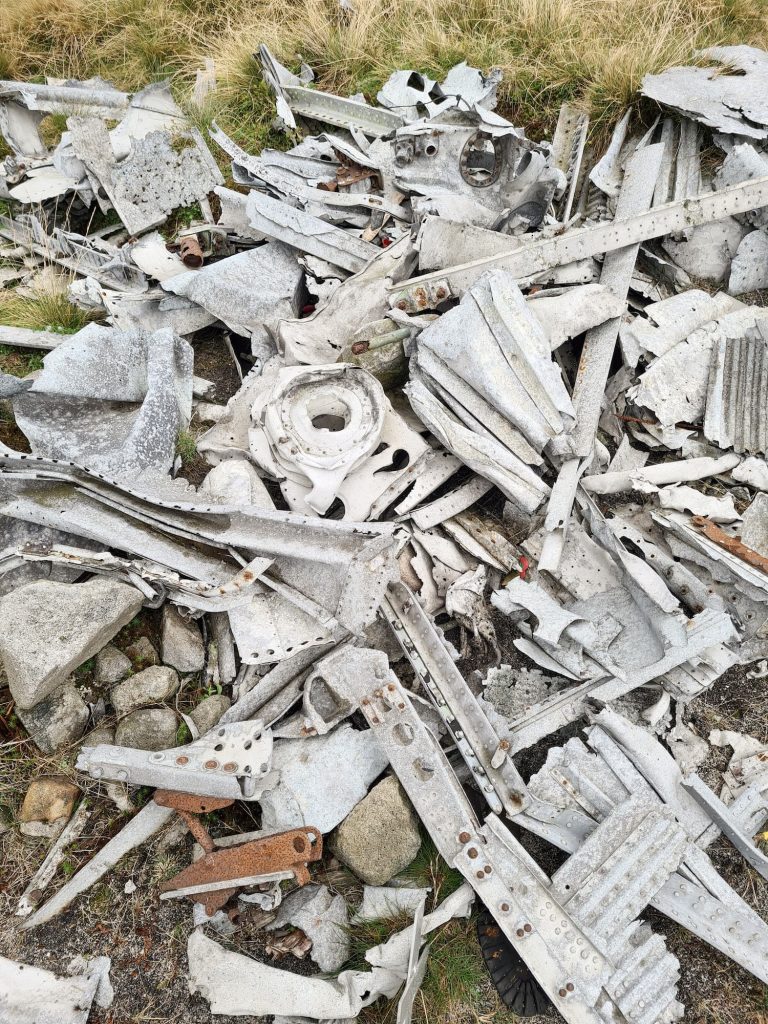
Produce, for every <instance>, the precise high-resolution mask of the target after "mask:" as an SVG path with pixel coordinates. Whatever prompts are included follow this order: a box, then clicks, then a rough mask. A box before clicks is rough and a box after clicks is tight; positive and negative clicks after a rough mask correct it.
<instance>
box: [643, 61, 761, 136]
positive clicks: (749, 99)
mask: <svg viewBox="0 0 768 1024" xmlns="http://www.w3.org/2000/svg"><path fill="white" fill-rule="evenodd" d="M698 56H699V58H700V59H702V58H703V59H709V60H710V61H711V62H712V65H713V66H710V67H686V68H670V69H669V70H668V71H663V72H662V73H661V74H660V75H646V76H645V78H644V79H643V84H642V86H641V90H642V93H643V95H645V96H647V97H649V98H650V99H652V100H656V101H657V102H659V103H663V104H665V106H668V107H672V108H674V109H676V110H679V111H681V112H682V113H684V114H686V115H687V116H688V117H695V118H696V119H697V120H699V121H701V122H702V123H703V124H705V125H708V126H709V127H710V128H716V129H717V130H718V131H721V132H729V133H732V134H734V135H747V136H750V137H752V138H755V139H764V138H765V137H766V136H768V101H766V100H765V87H766V84H767V83H768V57H766V54H765V53H764V52H763V51H762V50H758V49H757V48H756V47H753V46H713V47H710V49H708V50H702V51H700V52H699V54H698Z"/></svg>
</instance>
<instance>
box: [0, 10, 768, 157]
mask: <svg viewBox="0 0 768 1024" xmlns="http://www.w3.org/2000/svg"><path fill="white" fill-rule="evenodd" d="M354 6H355V11H354V13H349V12H346V11H344V10H342V9H341V7H340V5H339V3H338V0H297V2H296V3H294V4H292V5H288V6H286V5H285V4H284V3H281V2H278V0H227V2H224V0H58V2H57V3H56V4H53V3H51V0H5V2H4V3H3V4H2V5H0V39H2V40H3V41H4V43H5V45H4V47H3V52H2V53H0V77H3V78H13V77H20V78H28V77H34V76H41V75H60V76H73V77H88V76H90V75H93V74H101V75H103V76H104V77H106V78H108V79H110V80H112V81H113V82H114V83H115V84H116V85H118V86H120V87H122V88H126V89H135V88H138V87H139V86H141V85H143V84H144V83H145V82H147V81H148V80H155V79H158V78H162V77H164V76H171V77H172V78H173V80H174V82H175V85H176V88H177V93H178V95H179V97H180V98H181V99H182V101H183V100H184V98H185V97H186V95H187V94H188V87H189V85H190V83H191V81H192V79H193V77H194V72H195V70H196V69H197V67H199V66H201V63H202V59H203V57H206V56H211V57H213V58H214V59H215V61H216V66H217V71H218V74H219V79H220V83H221V86H222V88H221V89H220V91H219V93H218V94H217V98H216V100H215V102H213V103H211V104H210V109H209V110H208V111H207V112H206V119H207V118H210V117H211V116H217V117H218V118H219V119H220V120H221V121H222V123H223V124H225V125H226V127H227V128H228V129H229V130H231V131H232V132H233V133H234V134H235V135H236V136H237V137H238V138H239V139H240V140H241V141H242V142H243V143H250V144H251V145H253V146H254V147H255V146H256V145H259V144H263V143H264V142H265V141H268V140H269V124H270V121H271V119H272V116H273V105H272V100H271V98H270V96H269V94H268V92H267V90H266V89H265V87H264V86H263V84H262V82H261V76H260V73H259V68H258V66H257V64H256V62H255V61H254V59H253V52H254V50H255V49H256V47H257V46H258V44H259V43H260V42H266V43H267V44H268V45H269V46H270V47H271V48H273V50H274V51H275V53H276V55H277V56H278V57H279V58H280V59H281V60H283V61H285V62H286V63H288V64H289V65H291V66H294V67H298V62H299V57H301V58H303V59H304V60H306V61H307V62H308V63H309V64H310V65H311V66H312V67H313V68H314V69H315V70H316V72H317V74H318V85H319V86H320V87H321V88H326V89H331V90H338V91H340V92H341V93H352V92H357V91H363V92H364V93H365V94H366V95H367V96H368V97H370V98H373V97H374V96H375V94H376V91H377V89H378V88H379V87H380V85H381V84H382V83H383V82H384V81H385V80H386V79H387V77H388V76H389V74H390V73H391V72H392V71H393V70H395V69H396V68H401V67H413V68H416V69H417V70H420V71H424V72H426V73H428V74H432V75H434V76H439V75H441V74H443V73H444V72H445V71H446V70H447V69H448V68H449V67H450V66H451V65H452V64H454V63H456V62H457V61H460V60H464V59H466V60H467V61H469V62H470V63H472V64H475V65H477V66H479V67H481V68H486V69H487V68H490V67H492V66H498V67H501V68H502V69H503V70H504V73H505V78H504V83H503V86H502V90H501V101H502V102H501V110H502V112H504V113H507V114H510V115H511V116H512V117H513V118H517V119H518V120H519V121H520V122H521V123H523V124H525V125H526V126H527V127H528V128H529V130H530V131H531V133H532V134H534V135H540V134H543V133H545V132H551V130H552V128H553V125H554V122H555V119H556V116H557V109H558V107H559V104H560V103H561V102H562V101H563V100H565V99H569V100H575V101H578V102H581V103H583V104H584V105H585V106H587V107H589V108H590V110H591V112H592V115H593V124H594V130H595V132H596V133H597V134H604V132H605V131H606V130H607V128H608V126H609V125H610V123H611V122H612V121H613V120H614V119H615V117H616V115H617V114H618V113H619V111H621V110H622V109H624V108H625V107H626V106H627V104H629V103H632V102H634V101H635V99H636V92H637V88H638V86H639V84H640V82H641V80H642V77H643V75H644V74H646V73H647V72H654V71H660V70H662V69H663V68H665V67H668V66H669V65H671V64H676V63H682V62H690V61H691V60H692V58H693V55H694V52H695V51H696V50H697V49H699V48H701V47H704V46H711V45H717V44H727V43H748V44H751V45H753V46H766V45H768V5H766V4H765V3H763V2H761V0H517V2H516V3H514V4H509V3H506V2H504V0H419V2H416V3H414V2H413V0H355V4H354Z"/></svg>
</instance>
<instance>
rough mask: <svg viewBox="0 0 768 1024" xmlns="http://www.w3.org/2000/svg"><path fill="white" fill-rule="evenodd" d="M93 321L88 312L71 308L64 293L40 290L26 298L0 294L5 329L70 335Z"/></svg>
mask: <svg viewBox="0 0 768 1024" xmlns="http://www.w3.org/2000/svg"><path fill="white" fill-rule="evenodd" d="M93 319H94V317H93V314H92V313H91V311H90V310H87V309H80V307H79V306H74V305H72V303H71V302H69V300H68V299H67V293H66V292H65V291H59V290H56V289H49V288H42V289H38V290H35V292H34V294H30V295H21V294H19V293H18V292H16V291H10V290H9V291H0V324H5V325H7V326H9V327H27V328H31V329H32V330H39V331H44V330H52V331H56V332H58V333H60V334H73V333H74V332H75V331H79V330H80V329H81V328H82V327H85V325H86V324H87V323H89V322H90V321H91V320H93Z"/></svg>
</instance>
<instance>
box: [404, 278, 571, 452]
mask: <svg viewBox="0 0 768 1024" xmlns="http://www.w3.org/2000/svg"><path fill="white" fill-rule="evenodd" d="M424 350H427V351H428V352H429V353H430V354H431V355H432V356H434V357H435V359H437V360H439V361H440V363H442V364H443V365H444V366H445V367H447V368H448V370H449V371H451V373H452V374H455V375H456V376H458V377H460V378H461V380H463V381H464V382H465V383H466V384H467V385H469V387H470V388H472V389H473V390H474V391H475V392H477V394H478V395H479V396H480V397H481V398H482V399H483V400H484V401H485V402H486V403H488V404H489V405H490V406H492V407H493V408H494V409H495V410H497V411H498V412H499V413H500V414H501V415H502V417H503V418H504V419H505V420H507V421H509V422H510V423H511V424H513V425H514V427H515V428H516V430H517V431H519V433H520V434H521V435H522V438H524V439H525V441H526V442H527V443H528V445H530V446H531V447H532V448H533V450H534V452H536V453H540V452H541V451H542V449H543V448H544V446H545V445H546V444H547V443H548V442H549V441H551V439H552V438H553V437H555V436H556V435H558V434H560V433H562V432H563V431H564V430H567V429H568V428H569V427H570V426H571V425H572V424H573V418H574V411H573V406H572V404H571V400H570V398H569V396H568V392H567V391H566V389H565V384H564V383H563V379H562V375H561V373H560V370H559V367H558V366H557V364H556V363H554V362H553V361H552V355H551V351H550V345H549V341H548V339H547V337H546V335H545V333H544V330H543V328H542V327H541V325H540V323H539V321H538V320H537V319H536V317H535V316H534V315H533V313H532V312H531V311H530V308H529V306H528V304H527V303H526V301H525V299H524V297H523V295H522V292H521V291H520V289H519V288H518V287H517V285H516V284H515V281H514V279H513V278H512V276H511V275H510V274H507V273H505V272H504V271H500V270H496V271H491V272H489V273H488V274H487V275H485V276H484V277H483V278H481V279H480V280H479V281H478V282H477V284H476V285H474V286H473V287H472V288H471V289H470V290H469V291H468V292H467V293H466V294H465V295H464V297H463V299H462V300H461V302H460V303H459V305H458V306H457V307H454V308H453V309H451V310H449V311H448V312H446V313H443V315H442V316H441V317H440V319H439V320H437V321H436V322H435V323H433V324H431V325H429V326H428V327H427V328H426V329H425V330H424V331H422V332H421V334H420V335H419V337H418V341H417V354H416V365H417V366H419V368H420V369H422V370H423V371H424V372H425V373H429V372H430V367H431V366H432V365H433V364H432V363H430V362H427V363H426V364H424V363H422V359H421V357H422V353H423V352H424ZM435 372H439V370H437V371H435ZM528 451H529V449H528V450H526V448H525V447H524V446H523V445H520V446H519V447H518V450H517V451H516V452H515V454H517V455H519V456H520V457H521V458H525V456H526V454H528ZM533 458H534V460H535V456H534V457H533ZM525 461H532V460H531V458H530V455H529V456H528V458H525Z"/></svg>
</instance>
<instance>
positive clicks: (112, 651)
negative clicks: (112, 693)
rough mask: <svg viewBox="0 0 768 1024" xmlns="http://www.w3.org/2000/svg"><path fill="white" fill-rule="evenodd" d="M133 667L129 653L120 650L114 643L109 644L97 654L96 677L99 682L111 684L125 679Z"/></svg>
mask: <svg viewBox="0 0 768 1024" xmlns="http://www.w3.org/2000/svg"><path fill="white" fill-rule="evenodd" d="M132 668H133V665H132V664H131V659H130V658H129V657H128V656H127V655H125V654H123V652H122V651H118V649H117V648H116V647H114V646H113V645H112V644H107V646H106V647H104V648H103V649H102V650H100V651H99V653H98V654H97V655H96V668H95V670H94V678H95V679H96V682H97V683H102V684H106V685H107V686H111V685H112V684H113V683H119V682H120V681H121V680H122V679H125V677H126V676H127V675H128V673H129V672H130V671H131V670H132Z"/></svg>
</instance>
